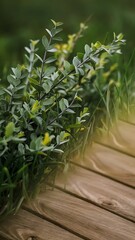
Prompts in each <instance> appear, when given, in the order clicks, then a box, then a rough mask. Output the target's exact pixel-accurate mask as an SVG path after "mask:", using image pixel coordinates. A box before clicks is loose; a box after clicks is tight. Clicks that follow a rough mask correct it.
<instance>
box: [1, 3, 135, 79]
mask: <svg viewBox="0 0 135 240" xmlns="http://www.w3.org/2000/svg"><path fill="white" fill-rule="evenodd" d="M89 16H91V18H90V21H89V23H88V26H89V28H88V30H87V31H86V33H85V36H84V38H83V39H81V40H80V41H79V43H78V45H77V49H79V50H81V49H82V46H84V44H85V43H86V42H87V43H90V42H93V41H96V40H99V41H103V40H104V39H105V36H107V33H109V35H108V36H109V37H110V36H112V32H116V33H120V32H123V33H124V35H125V38H126V39H127V46H126V48H125V50H124V51H125V52H126V54H125V55H126V56H127V58H128V57H129V56H130V55H131V54H132V52H133V50H134V46H135V42H134V35H135V0H50V1H48V0H0V76H2V72H3V69H4V68H8V69H9V66H14V65H15V64H16V63H21V62H22V61H23V55H24V46H25V45H28V43H29V42H28V40H29V39H39V38H41V36H42V35H43V34H44V30H45V27H49V25H50V22H49V21H50V19H54V20H56V21H62V22H64V34H63V38H64V40H66V35H67V34H69V33H74V32H76V31H77V30H78V28H79V23H80V22H84V21H85V20H86V19H87V18H88V17H89ZM77 49H76V50H77Z"/></svg>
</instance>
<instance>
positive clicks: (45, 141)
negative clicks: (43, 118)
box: [42, 132, 51, 145]
mask: <svg viewBox="0 0 135 240" xmlns="http://www.w3.org/2000/svg"><path fill="white" fill-rule="evenodd" d="M50 142H51V138H50V136H49V133H48V132H47V133H45V135H44V138H43V141H42V144H43V145H48V144H49V143H50Z"/></svg>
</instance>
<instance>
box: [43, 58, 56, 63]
mask: <svg viewBox="0 0 135 240" xmlns="http://www.w3.org/2000/svg"><path fill="white" fill-rule="evenodd" d="M55 61H56V58H54V57H49V58H47V59H46V60H45V63H52V62H55Z"/></svg>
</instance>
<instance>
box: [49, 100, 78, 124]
mask: <svg viewBox="0 0 135 240" xmlns="http://www.w3.org/2000/svg"><path fill="white" fill-rule="evenodd" d="M74 100H75V97H74V98H73V100H72V102H71V103H70V105H69V106H68V107H67V108H65V109H64V110H63V111H62V112H61V113H59V114H58V116H57V117H56V118H54V119H53V120H52V121H51V122H50V123H49V124H48V125H51V124H52V123H54V122H55V121H56V120H57V119H58V118H59V117H61V116H62V115H63V114H64V113H65V112H66V110H67V109H69V108H70V107H71V106H72V104H73V103H74Z"/></svg>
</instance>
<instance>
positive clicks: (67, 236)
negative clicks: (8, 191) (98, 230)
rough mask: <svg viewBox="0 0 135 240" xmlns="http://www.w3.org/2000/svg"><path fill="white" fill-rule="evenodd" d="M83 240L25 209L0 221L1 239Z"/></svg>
mask: <svg viewBox="0 0 135 240" xmlns="http://www.w3.org/2000/svg"><path fill="white" fill-rule="evenodd" d="M3 238H5V239H7V240H53V239H54V240H60V239H63V240H71V239H73V240H81V238H79V237H77V236H75V235H74V234H72V233H70V232H68V231H66V230H64V229H62V228H60V227H58V226H56V225H54V224H52V223H50V222H47V221H46V220H44V219H41V218H39V217H37V216H35V215H33V214H31V213H29V212H27V211H25V210H20V212H19V213H18V214H17V215H15V216H12V217H8V219H6V221H4V222H2V223H0V240H2V239H3Z"/></svg>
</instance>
